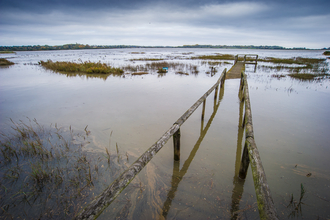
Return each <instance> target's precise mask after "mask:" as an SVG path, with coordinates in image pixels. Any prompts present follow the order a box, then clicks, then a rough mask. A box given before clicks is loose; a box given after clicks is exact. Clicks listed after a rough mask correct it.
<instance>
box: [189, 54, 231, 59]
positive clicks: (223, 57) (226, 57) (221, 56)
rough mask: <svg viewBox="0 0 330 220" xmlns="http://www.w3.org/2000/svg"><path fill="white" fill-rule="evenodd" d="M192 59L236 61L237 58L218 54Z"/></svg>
mask: <svg viewBox="0 0 330 220" xmlns="http://www.w3.org/2000/svg"><path fill="white" fill-rule="evenodd" d="M191 59H200V60H235V56H234V55H231V54H216V55H202V56H196V57H191Z"/></svg>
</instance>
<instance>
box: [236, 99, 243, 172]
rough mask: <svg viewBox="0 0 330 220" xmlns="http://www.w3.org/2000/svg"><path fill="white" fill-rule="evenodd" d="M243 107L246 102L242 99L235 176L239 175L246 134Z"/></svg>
mask: <svg viewBox="0 0 330 220" xmlns="http://www.w3.org/2000/svg"><path fill="white" fill-rule="evenodd" d="M243 107H244V102H243V101H241V102H240V105H239V119H238V131H237V151H236V163H235V176H238V172H239V167H240V162H241V152H242V140H243V134H244V126H243V125H242V121H243Z"/></svg>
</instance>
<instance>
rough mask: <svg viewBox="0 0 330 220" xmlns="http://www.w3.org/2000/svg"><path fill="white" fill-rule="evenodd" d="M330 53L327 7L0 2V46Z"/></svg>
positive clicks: (303, 1) (299, 3)
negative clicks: (261, 48)
mask: <svg viewBox="0 0 330 220" xmlns="http://www.w3.org/2000/svg"><path fill="white" fill-rule="evenodd" d="M68 43H81V44H89V45H145V46H158V45H161V46H181V45H184V44H212V45H278V46H284V47H290V48H291V47H307V48H323V47H330V0H263V1H261V0H245V1H241V0H169V1H165V0H163V1H161V0H142V1H140V0H0V45H1V46H5V45H7V46H12V45H45V44H47V45H62V44H68Z"/></svg>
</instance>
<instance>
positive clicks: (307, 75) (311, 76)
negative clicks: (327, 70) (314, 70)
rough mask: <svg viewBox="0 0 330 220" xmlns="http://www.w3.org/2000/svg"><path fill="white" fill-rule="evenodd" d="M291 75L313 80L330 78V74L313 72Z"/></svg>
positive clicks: (295, 77) (303, 79)
mask: <svg viewBox="0 0 330 220" xmlns="http://www.w3.org/2000/svg"><path fill="white" fill-rule="evenodd" d="M289 76H290V77H292V78H294V79H298V80H301V81H311V80H315V79H323V78H330V75H329V74H311V73H291V74H289Z"/></svg>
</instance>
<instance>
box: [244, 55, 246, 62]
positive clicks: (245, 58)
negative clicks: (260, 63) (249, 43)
mask: <svg viewBox="0 0 330 220" xmlns="http://www.w3.org/2000/svg"><path fill="white" fill-rule="evenodd" d="M245 62H246V55H244V63H245Z"/></svg>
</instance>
